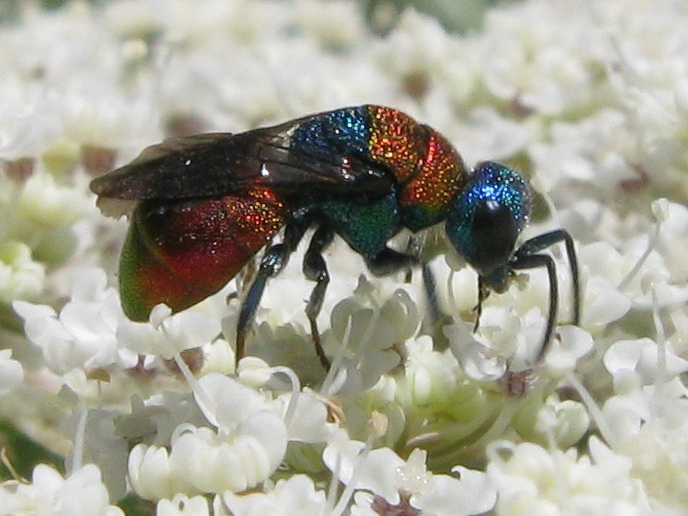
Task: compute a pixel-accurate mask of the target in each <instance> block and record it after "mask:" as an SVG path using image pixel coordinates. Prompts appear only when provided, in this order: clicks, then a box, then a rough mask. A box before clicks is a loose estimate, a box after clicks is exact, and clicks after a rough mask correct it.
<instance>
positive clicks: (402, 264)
mask: <svg viewBox="0 0 688 516" xmlns="http://www.w3.org/2000/svg"><path fill="white" fill-rule="evenodd" d="M365 261H366V265H367V266H368V269H369V270H370V272H372V273H373V274H374V275H375V276H387V275H389V274H394V273H395V272H398V271H400V270H402V269H406V268H409V267H413V266H415V265H418V263H419V262H418V258H416V257H415V256H411V255H408V254H404V253H400V252H399V251H395V250H394V249H390V248H389V247H385V248H384V249H383V250H382V251H380V252H379V253H377V254H376V255H375V256H369V257H366V259H365Z"/></svg>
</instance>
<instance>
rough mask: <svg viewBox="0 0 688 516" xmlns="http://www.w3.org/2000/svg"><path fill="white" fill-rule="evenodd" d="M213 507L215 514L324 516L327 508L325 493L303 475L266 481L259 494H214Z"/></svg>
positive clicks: (236, 515)
mask: <svg viewBox="0 0 688 516" xmlns="http://www.w3.org/2000/svg"><path fill="white" fill-rule="evenodd" d="M213 507H214V510H215V514H223V515H224V514H228V515H229V514H231V515H233V516H263V515H264V514H273V515H275V516H278V515H279V516H316V515H323V516H324V515H325V514H327V510H328V509H329V508H330V507H329V505H328V503H327V499H326V496H325V492H324V491H322V490H319V489H316V488H315V485H314V483H313V480H312V479H310V478H309V477H307V476H306V475H294V476H292V477H290V478H289V479H287V480H278V481H277V483H276V484H275V485H274V486H272V487H270V486H269V484H268V485H266V486H265V487H264V488H263V492H262V493H249V494H245V495H238V494H234V493H231V492H227V493H224V494H222V495H218V496H217V497H216V498H215V501H214V502H213ZM220 510H222V511H223V512H220ZM224 511H229V512H224Z"/></svg>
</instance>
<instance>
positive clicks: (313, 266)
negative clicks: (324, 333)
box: [303, 225, 334, 370]
mask: <svg viewBox="0 0 688 516" xmlns="http://www.w3.org/2000/svg"><path fill="white" fill-rule="evenodd" d="M333 238H334V231H332V229H331V228H330V227H329V226H326V225H322V226H320V227H319V228H318V229H316V231H315V233H313V237H312V238H311V242H310V244H309V245H308V250H307V251H306V255H305V256H304V258H303V273H304V275H305V276H306V277H307V278H308V279H309V280H311V281H315V282H316V284H315V287H313V290H312V291H311V296H310V298H309V299H308V304H307V305H306V317H308V322H309V323H310V325H311V335H312V337H313V344H314V345H315V353H316V354H317V355H318V358H319V359H320V363H321V364H322V365H323V367H324V368H325V369H327V370H329V369H330V365H331V364H330V361H329V359H328V358H327V356H325V351H324V350H323V348H322V343H321V341H320V332H319V331H318V323H317V318H318V314H319V313H320V310H321V308H322V304H323V299H325V292H326V291H327V286H328V285H329V283H330V273H329V272H328V271H327V264H326V263H325V259H324V258H323V255H322V253H323V251H324V250H325V248H327V246H329V245H330V243H332V239H333Z"/></svg>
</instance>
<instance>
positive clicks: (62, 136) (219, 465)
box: [0, 0, 688, 516]
mask: <svg viewBox="0 0 688 516" xmlns="http://www.w3.org/2000/svg"><path fill="white" fill-rule="evenodd" d="M449 3H451V2H449ZM357 6H358V4H355V3H352V2H349V1H345V0H337V1H332V2H320V1H316V0H292V1H288V2H273V1H270V0H257V1H256V0H203V1H198V2H188V1H186V0H164V1H163V0H113V1H111V2H106V3H97V5H91V3H87V2H80V1H74V2H69V3H68V5H66V6H65V7H64V8H62V9H59V10H54V11H44V10H41V9H39V8H37V7H36V4H34V3H30V4H28V5H27V6H26V7H25V8H23V11H22V12H21V13H20V14H19V15H18V17H17V18H16V19H15V20H14V21H13V23H7V24H3V25H0V55H1V56H2V59H0V74H1V75H2V77H3V80H2V81H1V82H0V209H1V210H2V212H3V214H4V215H3V217H2V219H1V220H0V316H1V317H0V335H2V336H3V345H4V346H3V348H4V349H2V350H0V373H1V374H0V396H2V401H3V403H2V404H1V408H0V411H2V412H1V413H0V414H1V416H2V418H3V419H4V420H6V421H7V422H8V424H10V425H12V426H13V427H14V428H16V429H18V430H20V431H21V432H23V433H25V434H26V435H27V436H29V437H31V438H32V439H34V440H36V441H38V442H39V443H41V444H43V445H44V446H46V447H48V448H50V449H51V450H52V451H54V452H56V453H59V454H61V455H62V456H65V457H66V461H65V465H64V466H65V467H64V469H63V471H64V473H60V472H58V470H57V469H55V468H53V467H50V466H48V465H47V464H38V465H35V467H34V468H33V474H32V475H31V480H30V481H28V480H25V479H22V478H20V476H19V474H18V473H16V471H13V476H14V478H13V479H12V480H8V481H6V482H4V483H2V484H0V514H17V515H21V514H27V515H28V514H64V515H67V514H69V515H73V514H103V515H110V514H112V515H115V514H122V513H123V512H122V510H121V509H120V508H119V507H118V506H116V505H115V504H116V503H118V502H119V501H120V500H123V499H124V498H125V497H126V496H127V495H129V497H128V499H129V500H131V499H132V498H133V499H138V500H139V501H141V500H146V501H152V502H153V503H154V504H155V510H156V514H158V515H191V514H193V515H211V514H212V515H216V516H217V515H230V514H231V515H234V516H246V515H263V514H282V515H285V516H287V515H297V514H308V515H344V514H351V515H393V514H427V515H437V516H442V515H462V514H466V515H467V514H480V513H484V512H487V511H492V512H493V513H495V514H499V515H511V514H513V515H521V514H576V515H577V514H581V515H582V514H605V513H610V514H624V515H627V514H630V515H634V514H637V515H646V514H661V515H679V514H684V513H685V507H686V506H688V391H687V389H686V385H685V380H684V379H685V378H686V375H685V373H686V372H688V344H687V342H688V310H687V308H686V307H687V303H688V265H686V264H687V263H688V261H687V260H686V255H687V254H688V208H686V203H687V202H688V179H687V178H688V151H687V150H686V149H688V52H686V49H687V48H688V31H686V30H685V28H686V26H688V5H687V4H686V3H685V2H683V1H681V0H601V1H598V2H580V0H556V1H546V0H524V1H522V2H519V3H512V4H509V5H508V6H504V7H500V8H495V9H493V10H491V11H489V12H487V13H486V16H485V19H484V25H483V27H482V29H481V30H480V31H479V32H477V33H475V34H473V35H471V36H460V35H457V34H452V33H449V32H447V31H446V30H445V29H443V27H442V25H440V23H438V22H437V21H436V20H434V19H432V18H430V17H427V16H424V15H421V14H418V13H417V12H416V11H414V10H413V9H408V10H406V11H404V12H403V13H402V15H401V16H400V18H399V19H398V20H397V21H396V23H395V25H394V26H393V27H392V28H391V30H390V31H389V33H388V34H385V35H384V36H381V35H376V34H374V33H373V32H372V31H371V29H369V27H368V25H367V23H366V20H365V19H364V17H363V15H362V14H361V12H360V11H359V9H358V7H357ZM383 8H384V6H382V7H381V9H383ZM378 14H380V13H378ZM382 14H384V13H382ZM447 25H452V24H450V23H448V24H447ZM365 103H377V104H383V105H390V106H393V107H395V108H398V109H401V110H403V111H405V112H407V113H409V114H410V115H412V116H413V117H415V118H416V119H418V120H420V121H423V122H425V123H428V124H429V125H431V126H432V127H434V128H435V129H437V130H438V131H440V132H441V133H442V134H444V135H445V136H446V137H447V138H448V139H449V140H450V141H452V142H453V143H454V144H455V145H456V147H457V149H458V150H459V151H460V152H461V154H462V155H463V157H464V159H465V160H466V162H467V163H473V162H474V161H478V160H488V159H489V160H500V161H504V162H508V163H509V164H511V165H513V166H514V167H515V168H517V169H519V170H521V171H522V172H523V173H524V174H525V175H526V176H527V177H528V179H529V182H530V183H531V185H532V186H533V188H534V191H535V194H534V197H535V199H536V210H535V214H534V216H533V219H534V220H533V221H532V224H531V226H530V227H529V228H528V229H527V234H526V235H524V237H525V238H528V237H529V236H533V235H536V234H539V233H542V232H544V231H547V230H550V229H553V228H559V227H563V228H566V229H567V230H568V231H569V232H570V233H571V235H572V236H573V238H574V240H575V242H576V250H577V255H578V261H579V265H580V272H581V274H580V276H581V290H582V296H581V305H582V314H581V321H580V324H579V325H578V326H573V325H570V324H568V323H569V322H570V321H571V319H572V318H573V306H572V305H573V303H572V296H571V291H572V284H571V283H572V280H571V274H570V267H569V265H568V262H567V260H566V256H564V253H563V252H562V251H563V250H559V249H557V248H556V247H555V249H553V250H552V255H553V257H554V259H555V262H556V264H557V278H558V285H559V297H560V299H559V307H560V310H559V312H560V313H559V314H558V315H559V317H558V326H557V327H556V329H555V332H554V333H555V336H554V338H553V340H552V342H551V344H550V346H549V348H548V350H547V353H546V355H545V357H544V359H543V361H542V363H540V364H536V363H534V358H533V357H534V356H535V355H536V354H537V345H538V343H539V342H540V341H541V339H542V334H543V331H544V327H545V325H546V319H547V313H546V308H545V307H546V306H547V304H548V299H549V292H550V285H549V281H548V277H547V274H546V273H545V271H538V270H533V271H528V272H527V273H524V274H519V276H517V277H516V281H514V282H513V284H512V285H511V286H510V288H509V289H508V290H507V291H506V292H505V293H503V294H493V295H491V296H490V297H489V298H488V299H486V300H485V302H484V303H483V307H482V315H481V318H480V325H479V328H477V330H476V331H474V320H475V313H474V312H475V310H474V309H475V305H476V300H477V296H478V291H477V276H476V273H475V272H474V271H472V270H471V269H470V268H469V267H467V266H466V265H465V264H464V263H463V262H462V261H461V260H460V259H459V258H458V257H456V256H455V255H453V254H451V252H449V251H448V250H447V247H446V245H445V244H444V242H441V241H439V242H438V241H437V240H441V239H436V238H434V237H435V234H434V233H431V234H429V235H428V236H427V237H428V238H427V240H426V244H427V245H426V251H425V255H426V256H427V257H428V260H429V266H430V268H431V270H432V272H433V273H434V276H435V279H436V283H437V285H436V286H437V289H436V290H437V292H436V294H437V301H438V304H439V307H440V308H441V310H442V311H443V312H444V313H446V314H450V316H451V320H449V319H448V318H441V317H440V318H439V320H437V321H427V320H426V319H428V318H427V317H426V315H425V314H426V313H427V312H428V309H427V307H426V303H425V301H424V290H423V287H422V285H421V281H420V278H419V277H418V276H420V275H419V274H414V277H413V280H412V281H411V282H405V281H404V277H403V275H401V276H399V277H392V278H381V279H377V278H376V279H369V278H367V277H366V276H365V275H363V276H361V271H362V270H364V267H363V261H362V260H361V259H360V257H358V256H356V255H354V254H353V253H352V252H351V251H350V250H349V249H348V248H347V246H346V245H345V244H344V243H343V242H341V241H337V240H336V241H335V242H334V244H333V246H332V247H331V248H330V250H329V251H328V254H327V256H326V259H327V261H328V267H329V271H330V274H331V278H332V281H331V283H330V285H329V287H328V292H327V296H326V298H325V300H324V303H323V308H322V311H321V314H320V317H319V320H318V324H319V327H320V330H321V333H322V343H323V346H324V348H325V350H326V352H327V354H328V355H329V356H330V357H332V367H331V369H330V370H329V371H325V370H324V369H323V368H322V367H321V365H320V363H319V361H318V359H317V357H316V354H315V352H314V350H313V344H312V339H311V334H310V328H309V325H308V321H307V318H306V317H305V314H304V307H305V301H303V302H302V300H306V299H308V296H309V294H310V291H311V289H312V288H313V283H312V282H309V281H307V280H306V279H305V278H304V277H303V274H302V272H301V268H300V266H299V265H300V260H299V258H302V253H303V249H301V250H299V251H297V253H296V256H294V257H293V258H292V260H291V263H290V264H289V265H288V266H287V267H286V268H285V270H284V271H282V273H281V274H280V276H279V277H277V278H274V279H272V280H271V281H270V282H269V284H268V287H267V289H266V292H265V295H264V297H263V300H262V301H261V304H260V306H259V307H258V310H257V313H256V321H255V323H254V324H253V327H252V332H251V334H250V336H249V338H248V340H247V346H248V349H247V352H248V355H249V356H248V357H246V358H244V359H243V360H242V361H241V362H240V363H239V367H238V369H237V370H235V366H234V359H235V357H234V351H233V349H234V342H235V338H236V325H237V320H238V318H239V302H238V300H237V294H241V293H242V292H243V289H244V285H243V284H242V282H243V277H239V278H238V279H235V280H233V281H231V282H230V284H229V285H228V286H227V287H226V288H225V289H223V290H222V291H221V292H219V293H218V294H216V295H213V296H211V297H209V298H208V299H206V300H204V301H203V302H201V303H199V304H198V305H196V306H195V307H192V308H191V309H189V310H187V311H184V312H181V313H177V314H172V313H171V311H170V309H169V308H168V307H166V306H164V305H158V306H157V307H155V308H154V309H153V311H152V312H151V314H150V317H149V320H148V321H147V322H143V323H141V322H132V321H129V320H128V319H127V318H126V317H125V315H124V313H123V311H122V308H121V306H120V297H119V293H118V291H117V290H116V288H114V287H113V286H112V284H113V281H112V276H109V275H108V274H110V275H112V271H114V270H115V268H116V259H117V256H118V250H119V246H120V244H121V241H122V238H123V235H124V231H125V229H126V223H125V222H123V221H111V220H107V219H106V218H104V217H103V216H102V215H101V214H100V213H99V212H98V211H97V210H96V209H95V204H94V196H93V195H92V194H91V193H90V192H89V189H88V184H89V182H90V180H91V179H92V177H94V176H95V175H96V174H100V173H102V172H105V171H107V170H109V169H111V168H113V167H114V166H116V165H117V164H122V163H125V162H127V161H128V160H129V159H131V158H133V157H134V156H135V155H136V154H137V153H138V152H139V151H140V150H141V149H142V148H143V147H145V146H146V145H149V144H152V143H155V142H158V141H160V140H161V139H162V138H163V137H164V136H167V135H172V136H177V135H183V134H189V133H190V132H202V131H203V132H210V131H215V130H221V131H232V132H240V131H242V130H247V129H251V128H254V127H257V126H259V125H267V124H270V123H276V122H279V121H285V120H289V119H293V118H296V117H300V116H304V115H307V114H309V113H314V112H318V111H323V110H327V109H335V108H339V107H344V106H351V105H359V104H365ZM447 253H448V254H447ZM299 255H301V256H299ZM22 328H23V331H22ZM257 357H260V358H257ZM10 451H11V450H10ZM21 460H22V457H21V453H18V454H17V455H16V456H15V455H13V454H12V453H10V454H9V457H8V458H5V457H3V461H4V463H5V465H7V466H8V467H9V469H12V463H13V462H17V463H19V462H20V461H21ZM59 466H62V465H59ZM58 469H59V467H58Z"/></svg>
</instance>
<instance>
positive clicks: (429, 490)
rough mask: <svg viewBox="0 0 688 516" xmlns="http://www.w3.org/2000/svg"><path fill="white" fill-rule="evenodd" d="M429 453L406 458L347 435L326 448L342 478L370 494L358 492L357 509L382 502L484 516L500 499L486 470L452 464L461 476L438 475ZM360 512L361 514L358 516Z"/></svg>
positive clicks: (329, 460)
mask: <svg viewBox="0 0 688 516" xmlns="http://www.w3.org/2000/svg"><path fill="white" fill-rule="evenodd" d="M426 455H427V454H426V452H425V451H421V450H414V451H413V452H411V455H410V456H409V458H408V460H407V461H404V460H403V459H401V457H399V456H398V455H397V454H396V453H395V452H394V451H392V450H390V449H389V448H378V449H375V450H367V449H365V445H364V443H362V442H360V441H349V440H348V439H346V438H345V437H343V436H342V435H340V436H338V437H336V438H335V439H333V440H332V441H331V442H330V444H329V445H328V446H327V447H326V448H325V451H324V452H323V460H324V461H325V464H326V465H327V467H328V468H329V469H330V470H331V471H332V472H333V474H334V475H336V476H337V478H339V480H340V481H341V482H343V483H344V484H345V485H347V486H349V487H353V488H354V489H355V490H357V491H358V490H360V491H366V492H367V493H365V494H363V495H361V496H356V507H357V510H359V511H360V510H361V509H362V508H363V507H371V506H372V507H374V506H375V504H382V505H384V506H385V507H389V508H390V509H392V508H395V507H399V508H402V507H404V506H405V505H406V504H408V508H409V510H413V509H421V510H426V511H428V512H430V513H431V514H436V515H438V516H441V515H444V514H446V515H448V516H449V515H454V516H458V515H462V514H466V515H468V514H480V513H483V512H485V511H488V510H490V509H491V508H492V507H493V506H494V503H495V491H494V488H493V487H492V486H491V485H490V483H489V481H488V479H487V477H486V476H485V474H484V473H482V472H479V471H474V470H469V469H467V468H463V467H456V468H453V469H452V471H453V472H454V473H456V474H457V477H453V476H449V475H435V474H433V473H432V472H430V471H428V470H427V469H426V466H425V460H426ZM358 513H360V512H357V514H358Z"/></svg>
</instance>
